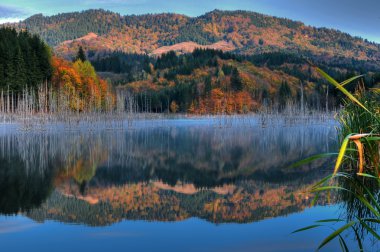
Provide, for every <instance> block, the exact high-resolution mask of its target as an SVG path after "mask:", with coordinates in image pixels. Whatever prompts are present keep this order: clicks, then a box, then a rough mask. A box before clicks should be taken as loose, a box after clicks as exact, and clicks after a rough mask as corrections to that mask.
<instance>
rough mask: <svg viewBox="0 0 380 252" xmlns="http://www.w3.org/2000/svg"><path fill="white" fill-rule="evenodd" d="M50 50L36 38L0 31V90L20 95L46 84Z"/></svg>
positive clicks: (7, 29) (49, 69)
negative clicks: (27, 88)
mask: <svg viewBox="0 0 380 252" xmlns="http://www.w3.org/2000/svg"><path fill="white" fill-rule="evenodd" d="M50 60H51V52H50V48H49V47H48V46H47V45H46V44H45V43H44V42H43V41H41V40H40V39H39V37H38V36H37V35H30V34H29V33H27V32H20V33H17V32H16V31H15V30H14V29H9V28H5V29H0V90H3V91H7V90H10V91H14V92H15V93H17V92H21V91H22V90H23V89H24V88H25V87H30V88H37V86H38V85H40V84H41V83H44V82H46V81H50V79H51V75H52V70H53V69H52V67H51V64H50Z"/></svg>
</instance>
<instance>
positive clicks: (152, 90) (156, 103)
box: [93, 49, 380, 114]
mask: <svg viewBox="0 0 380 252" xmlns="http://www.w3.org/2000/svg"><path fill="white" fill-rule="evenodd" d="M93 64H94V66H95V68H96V69H97V70H98V71H107V72H113V73H115V74H117V76H119V77H120V76H122V77H121V78H115V81H114V84H118V85H119V84H121V86H119V88H118V89H119V90H123V91H128V92H132V93H133V94H134V95H135V101H136V102H137V103H138V105H139V109H140V111H150V112H165V111H166V112H169V111H171V112H190V113H200V114H206V113H246V112H249V111H257V110H261V109H263V106H266V107H267V108H270V109H271V111H282V110H284V109H286V108H287V107H292V108H293V109H299V110H303V109H306V108H308V109H317V110H332V109H335V108H337V107H338V106H339V102H338V101H339V100H340V95H341V94H340V93H339V92H337V91H336V90H335V89H334V88H332V87H331V86H329V85H327V83H326V82H325V80H323V79H322V78H321V77H320V76H319V75H318V74H317V73H316V72H315V71H314V70H313V68H312V67H311V66H310V65H309V64H308V63H307V61H306V60H305V58H302V57H300V56H298V55H296V54H291V53H286V52H273V53H265V54H258V55H252V56H249V55H238V54H234V53H225V52H222V51H218V50H210V49H196V50H195V51H194V52H193V53H191V54H182V55H179V54H176V53H175V52H173V51H172V52H168V53H166V54H163V55H161V56H160V57H158V58H155V57H147V56H141V55H135V54H125V53H122V52H118V53H113V54H111V55H110V56H109V57H107V56H104V57H103V58H102V59H100V60H99V59H97V60H94V61H93ZM320 66H321V67H322V68H324V69H325V70H326V71H327V72H329V73H330V74H331V75H332V76H333V77H334V78H336V79H337V80H341V81H343V80H345V79H348V78H349V77H352V76H353V75H355V74H358V73H362V71H364V69H365V70H367V71H366V72H367V75H366V76H365V80H364V82H365V83H364V84H365V86H366V87H367V88H371V87H373V86H374V85H376V84H377V83H378V82H379V81H380V74H375V73H372V72H368V71H369V70H368V69H367V68H365V67H364V66H363V64H356V65H352V64H343V63H340V65H339V67H337V66H336V65H334V64H326V63H324V62H320ZM111 80H112V78H111ZM356 86H357V83H353V84H351V85H348V86H347V88H348V89H349V90H350V91H354V90H355V88H356Z"/></svg>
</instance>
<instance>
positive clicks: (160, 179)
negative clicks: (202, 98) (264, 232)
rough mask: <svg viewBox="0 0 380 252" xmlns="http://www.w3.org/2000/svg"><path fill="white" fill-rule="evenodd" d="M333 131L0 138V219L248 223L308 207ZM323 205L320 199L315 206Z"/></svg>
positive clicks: (237, 129) (193, 130) (185, 128)
mask: <svg viewBox="0 0 380 252" xmlns="http://www.w3.org/2000/svg"><path fill="white" fill-rule="evenodd" d="M334 139H335V130H334V128H333V126H332V125H329V126H326V125H324V126H323V125H318V124H316V125H308V126H289V127H284V126H283V125H273V126H271V127H267V128H262V127H260V126H252V127H246V126H244V125H239V124H238V123H237V124H236V125H233V126H231V127H222V128H219V127H214V126H212V125H206V126H205V125H202V126H199V127H198V126H197V125H194V124H191V125H186V123H185V124H183V123H182V124H178V125H177V124H172V125H167V126H161V127H141V128H138V127H137V128H134V129H131V130H124V131H112V132H111V131H94V132H83V131H78V132H75V131H74V132H60V133H53V132H51V131H49V132H34V133H15V134H7V135H2V136H0V212H1V213H2V214H17V213H22V214H24V215H26V216H28V217H30V218H32V219H34V220H37V221H44V220H47V219H52V220H58V221H60V222H65V223H82V224H86V225H91V226H101V225H109V224H112V223H115V222H118V221H121V220H123V219H131V220H157V221H178V220H184V219H187V218H190V217H198V218H202V219H205V220H208V221H210V222H214V223H222V222H239V223H246V222H252V221H256V220H261V219H264V218H269V217H275V216H281V215H287V214H289V213H293V212H298V211H301V210H303V209H305V208H306V207H307V206H308V205H309V204H310V201H311V195H309V194H308V193H305V189H306V188H307V187H308V186H309V185H311V184H312V183H314V182H316V181H317V180H318V179H320V178H321V177H322V176H324V172H323V169H320V168H321V167H325V168H329V167H328V166H327V163H326V162H328V161H325V160H324V161H322V160H321V161H318V162H317V163H314V164H313V165H308V166H305V167H302V168H301V169H297V170H292V169H289V168H288V166H289V164H291V163H293V162H295V161H297V160H299V159H302V158H304V157H307V156H310V155H312V154H316V153H322V152H327V151H329V150H331V149H334V148H335V147H336V146H335V144H336V143H335V140H334ZM320 203H321V204H323V203H324V202H320Z"/></svg>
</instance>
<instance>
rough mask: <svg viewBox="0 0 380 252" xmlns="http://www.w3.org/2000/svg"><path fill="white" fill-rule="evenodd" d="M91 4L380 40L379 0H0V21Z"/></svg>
mask: <svg viewBox="0 0 380 252" xmlns="http://www.w3.org/2000/svg"><path fill="white" fill-rule="evenodd" d="M92 8H103V9H108V10H111V11H115V12H118V13H120V14H124V15H126V14H145V13H161V12H175V13H180V14H186V15H189V16H199V15H202V14H204V13H205V12H207V11H211V10H213V9H222V10H237V9H242V10H251V11H257V12H261V13H265V14H269V15H274V16H280V17H287V18H290V19H295V20H299V21H302V22H304V23H306V24H309V25H313V26H317V27H322V26H323V27H329V28H336V29H339V30H342V31H345V32H348V33H350V34H353V35H357V36H361V37H363V38H367V39H369V40H371V41H376V42H379V43H380V11H379V10H380V0H0V22H2V23H3V22H6V21H15V20H20V19H24V18H26V17H28V16H30V15H33V14H37V13H42V14H44V15H54V14H57V13H63V12H71V11H80V10H86V9H92Z"/></svg>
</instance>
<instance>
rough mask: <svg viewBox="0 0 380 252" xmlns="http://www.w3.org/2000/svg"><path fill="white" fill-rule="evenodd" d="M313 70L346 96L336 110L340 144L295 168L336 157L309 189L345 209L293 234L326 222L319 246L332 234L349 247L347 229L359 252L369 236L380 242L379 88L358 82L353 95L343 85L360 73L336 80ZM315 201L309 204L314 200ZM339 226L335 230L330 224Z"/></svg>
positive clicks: (326, 242) (355, 78)
mask: <svg viewBox="0 0 380 252" xmlns="http://www.w3.org/2000/svg"><path fill="white" fill-rule="evenodd" d="M317 71H318V72H319V73H320V74H321V75H322V76H323V77H325V78H326V79H327V80H328V81H329V82H330V83H331V84H332V85H334V86H335V87H336V88H337V89H339V90H340V91H341V92H342V93H343V94H345V95H346V99H345V100H344V108H343V110H341V111H340V113H339V116H338V121H339V123H340V127H339V129H338V132H339V138H340V140H341V143H342V144H341V147H340V150H339V153H326V154H321V155H317V156H313V157H310V158H308V159H306V160H302V161H300V162H298V164H295V166H298V165H302V164H305V163H308V162H311V161H313V160H315V159H319V158H322V157H325V156H333V155H336V156H337V160H336V163H335V168H334V172H333V173H332V174H331V175H329V176H328V177H326V178H324V179H323V180H321V181H320V182H318V183H317V184H315V185H314V186H313V187H312V188H311V191H312V192H314V193H316V196H315V199H317V198H318V196H319V195H320V193H321V192H327V193H328V194H330V192H332V191H333V192H335V193H337V194H338V198H339V199H340V200H341V202H342V203H343V206H344V207H345V210H346V216H345V218H337V219H331V220H319V221H317V222H316V223H315V224H313V225H311V226H308V227H304V228H301V229H298V230H296V231H294V233H297V232H301V231H305V230H309V229H313V228H318V227H321V226H327V227H329V228H331V229H333V232H332V233H331V234H330V235H328V236H327V237H326V238H325V239H324V240H323V241H322V243H321V244H320V245H319V247H318V250H319V249H321V248H323V247H324V246H325V245H327V244H328V243H330V242H331V241H332V240H334V239H335V238H337V239H339V243H340V245H341V249H342V251H349V248H348V246H347V244H346V242H345V240H344V236H343V233H345V232H348V230H351V231H352V232H353V234H354V236H355V238H356V241H357V245H358V248H359V251H364V246H363V240H364V239H366V237H367V236H372V237H373V238H374V239H375V240H377V241H379V240H380V235H379V233H378V232H377V230H378V227H379V224H380V204H379V203H378V201H379V199H380V194H379V188H380V179H379V177H380V173H379V171H380V167H379V156H380V152H379V150H380V145H379V141H380V135H379V133H380V105H379V100H380V97H379V90H378V89H372V90H365V89H364V85H363V83H362V82H360V84H359V86H358V88H357V90H356V92H355V93H353V94H351V93H349V92H348V91H347V90H346V89H345V87H344V86H345V85H347V84H348V83H350V82H352V81H355V80H359V79H360V78H361V77H362V76H355V77H352V78H350V79H348V80H346V81H344V82H342V83H338V82H337V81H335V80H334V79H333V78H332V77H330V76H329V75H328V74H327V73H325V72H323V71H322V70H321V69H319V68H317ZM315 201H316V200H314V201H313V202H315ZM337 224H341V226H340V227H339V228H335V226H336V225H337Z"/></svg>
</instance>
